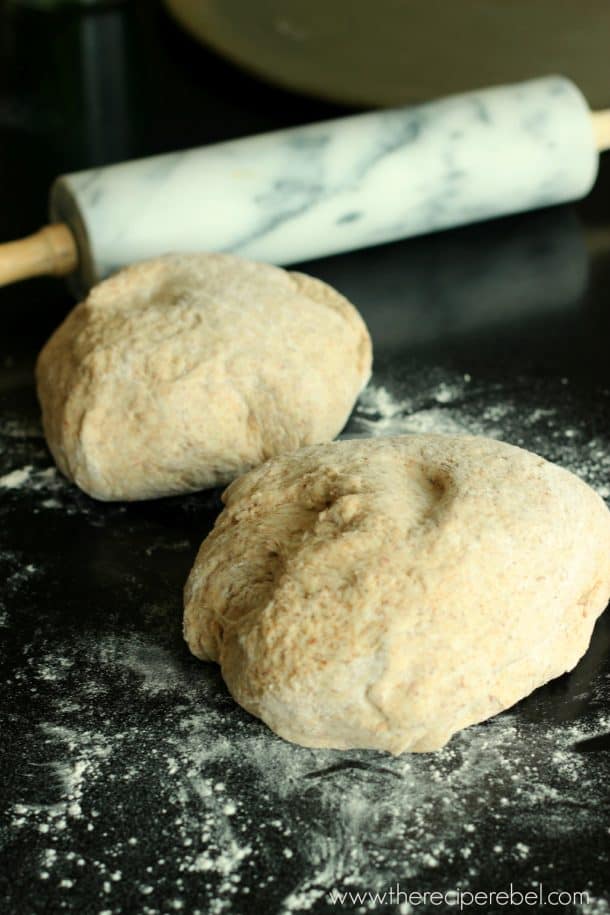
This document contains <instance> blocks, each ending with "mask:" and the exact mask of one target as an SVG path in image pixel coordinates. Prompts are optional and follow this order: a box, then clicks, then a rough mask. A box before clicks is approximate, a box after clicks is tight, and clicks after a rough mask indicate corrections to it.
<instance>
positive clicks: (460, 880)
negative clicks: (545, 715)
mask: <svg viewBox="0 0 610 915" xmlns="http://www.w3.org/2000/svg"><path fill="white" fill-rule="evenodd" d="M557 384H558V385H561V387H562V388H564V389H565V390H566V393H569V387H570V386H569V384H565V385H562V384H561V382H559V381H558V382H557ZM527 389H528V388H527V384H526V383H525V382H523V384H522V386H521V388H520V390H519V396H518V398H517V397H515V399H513V398H512V396H511V394H510V392H507V391H506V390H504V389H503V388H501V387H500V386H497V387H493V386H492V387H490V386H489V385H479V384H478V382H477V380H476V378H471V377H470V376H469V375H458V374H453V373H450V372H442V373H441V372H439V373H436V374H435V375H434V376H433V377H432V378H431V379H428V380H427V381H426V382H425V383H424V381H421V380H420V382H419V383H418V385H417V387H416V393H414V394H412V395H410V396H408V397H405V396H399V394H398V393H396V391H398V390H403V391H404V390H411V388H410V386H409V385H408V384H406V383H405V384H401V385H400V386H397V387H396V389H394V388H393V386H392V384H391V383H390V381H387V382H386V383H385V384H383V385H382V384H373V385H369V387H368V388H367V389H366V390H365V391H364V392H363V394H362V396H361V398H360V401H359V404H358V406H357V408H356V411H355V413H354V416H353V417H352V420H351V422H350V427H349V428H350V429H351V430H352V431H354V432H357V433H365V434H368V435H388V434H407V433H421V432H433V433H438V432H448V433H451V434H472V433H474V434H483V435H491V436H494V437H497V438H501V439H504V440H506V441H509V442H512V443H514V444H522V443H526V446H527V447H530V448H531V449H532V450H536V451H538V452H539V453H540V454H542V455H543V456H544V457H547V458H549V459H551V460H555V461H557V462H558V463H559V464H561V465H563V466H565V467H567V468H568V469H570V470H573V471H575V472H576V473H578V474H579V475H580V476H581V477H582V478H583V479H585V480H586V481H587V482H589V483H590V484H591V485H592V486H593V487H594V488H595V489H596V490H597V491H598V492H599V493H600V494H602V495H604V496H606V497H607V496H609V495H610V489H609V488H608V475H609V471H610V429H606V428H598V427H595V425H594V424H593V423H592V421H591V420H590V417H588V416H587V415H580V414H579V412H578V410H577V409H574V410H570V409H569V402H568V404H567V406H565V408H564V406H563V405H562V407H553V408H549V407H547V406H546V405H545V403H544V401H543V402H538V396H537V392H536V391H535V390H532V391H531V394H529V395H528V397H529V400H528V398H527V397H526V396H525V394H524V390H527ZM600 396H607V395H606V394H600ZM524 402H525V403H526V406H525V407H524V406H523V404H524ZM38 460H42V458H39V457H37V458H31V457H28V453H27V452H26V451H24V459H23V460H22V461H21V463H14V464H9V465H8V466H6V467H5V465H2V473H3V476H2V477H1V478H0V500H2V499H3V498H6V499H7V501H9V500H13V499H18V498H28V499H30V498H31V500H32V503H31V504H33V505H34V508H35V510H38V508H42V507H44V502H45V501H46V500H48V499H53V500H55V502H56V503H57V506H56V511H59V510H60V509H61V510H63V511H65V512H66V513H67V514H70V515H75V514H76V515H79V514H82V515H84V516H85V517H86V518H87V523H88V524H89V523H91V524H93V523H94V521H95V517H96V512H98V510H99V508H98V506H97V505H96V504H95V503H94V502H92V501H91V500H88V499H87V497H85V496H83V495H82V494H80V493H78V491H77V490H76V488H75V487H73V486H71V485H70V484H69V483H68V482H67V481H65V480H63V479H62V478H61V477H60V476H59V475H58V474H57V473H56V471H55V470H54V469H53V468H52V467H45V466H43V467H40V468H39V469H35V468H38V464H37V461H38ZM15 475H16V476H15ZM7 478H8V479H7ZM189 498H193V499H194V503H193V504H195V503H196V500H197V498H205V494H204V495H203V496H202V497H196V498H195V497H189ZM27 504H28V505H30V502H29V501H28V502H27ZM117 510H119V509H118V508H117ZM120 510H121V511H123V508H121V509H120ZM104 511H108V509H107V508H104ZM54 517H56V516H54ZM130 517H131V516H130ZM108 523H110V524H111V523H112V522H111V521H110V522H108ZM135 524H136V525H137V522H135ZM155 536H159V537H160V536H161V533H158V532H157V533H156V534H155ZM172 537H174V538H175V543H176V544H179V548H180V550H181V551H182V552H183V553H184V555H185V556H188V554H189V551H190V549H191V547H190V546H189V541H188V540H185V539H184V531H182V530H180V529H179V527H176V529H173V530H170V531H169V532H168V534H167V540H168V543H169V542H170V541H171V538H172ZM100 543H102V538H100ZM163 544H164V545H165V543H164V541H163ZM152 546H153V544H152V543H151V545H150V548H151V550H152ZM176 549H178V547H176ZM153 554H154V551H153V552H152V553H151V555H153ZM147 555H148V554H147ZM7 556H8V554H7ZM136 558H137V557H136ZM9 560H10V562H9ZM18 561H19V562H21V561H22V559H21V558H20V557H18V556H17V555H15V556H11V557H8V558H7V567H8V569H9V576H10V577H9V579H7V580H8V581H9V584H10V599H11V607H19V606H20V601H21V600H22V598H23V596H24V595H27V593H28V588H29V587H30V586H31V581H32V579H36V578H37V576H38V575H39V574H41V572H40V568H39V566H38V565H37V563H30V562H29V560H27V559H25V561H23V569H24V570H25V571H24V572H23V574H20V570H19V568H18V567H17V565H16V563H17V562H18ZM138 561H139V560H138ZM141 561H142V563H143V564H144V560H143V559H141ZM154 565H155V564H154V561H150V562H149V563H148V565H146V566H145V568H146V569H147V570H149V569H153V568H154ZM98 574H99V572H98ZM142 574H146V572H145V571H143V572H142ZM130 588H133V582H132V581H131V579H130V580H129V581H126V580H125V581H117V582H115V583H114V585H113V590H112V591H110V590H109V591H108V597H107V599H108V616H109V622H108V627H107V629H104V631H103V632H102V633H98V632H91V631H89V630H88V622H87V607H86V606H85V604H86V601H83V608H82V627H81V625H80V617H79V625H78V626H76V624H75V625H74V626H73V628H72V629H71V630H70V631H69V633H68V634H65V635H63V636H62V638H61V639H59V640H58V639H56V637H55V635H54V618H53V615H52V611H51V615H50V617H49V618H48V620H47V621H46V622H45V620H41V621H37V623H36V626H37V628H36V635H35V637H34V636H32V639H31V641H29V642H28V643H27V644H26V646H25V648H24V660H23V664H22V666H21V668H20V669H19V670H18V671H17V673H16V674H15V676H14V678H13V680H12V681H11V682H10V683H7V684H2V688H7V689H14V688H18V689H20V690H25V691H27V693H28V695H29V697H31V702H32V707H33V708H35V709H37V710H38V709H42V710H43V711H41V713H40V714H41V715H42V716H43V717H42V718H41V719H40V721H42V724H41V723H40V721H39V722H38V723H32V722H30V721H29V720H24V721H23V733H24V738H23V740H24V748H26V749H25V750H24V753H23V756H22V760H23V761H22V765H23V770H24V773H25V777H24V778H23V779H22V780H21V782H20V784H21V786H22V788H23V790H22V794H21V795H20V796H19V797H16V798H15V801H14V803H13V804H12V806H11V808H10V810H9V816H8V817H7V819H6V825H5V827H3V828H2V832H1V835H0V838H1V841H2V842H3V843H5V844H6V843H7V842H8V841H11V840H15V841H19V840H20V839H23V842H24V847H26V848H28V849H32V850H33V851H32V854H33V855H35V870H34V872H33V877H32V879H33V882H34V883H36V882H37V881H39V885H40V894H41V896H42V895H44V894H51V893H52V894H53V897H52V898H53V899H54V900H57V901H58V903H57V906H56V908H57V910H58V911H61V910H62V908H63V900H65V901H66V906H69V907H70V910H71V911H74V910H75V907H77V906H78V902H76V901H75V900H78V899H80V898H81V897H80V896H77V894H78V893H79V892H83V888H86V891H87V893H88V894H89V895H88V897H87V898H88V900H89V903H90V911H91V912H92V913H97V915H102V913H103V915H124V913H125V911H126V908H125V895H124V891H122V890H121V887H123V886H124V883H125V881H126V880H129V890H130V894H131V895H130V897H129V898H130V900H131V902H130V905H131V910H133V911H138V913H142V915H168V913H172V912H181V911H183V912H188V913H189V915H208V913H209V915H247V913H249V912H250V911H256V909H257V906H255V905H253V906H251V907H249V906H248V899H249V898H253V897H254V896H255V895H257V894H262V893H264V895H265V898H266V900H268V901H267V903H266V911H267V912H268V913H269V915H293V913H299V912H305V913H307V912H311V913H314V912H325V911H327V910H328V905H327V902H326V900H327V893H328V891H329V890H330V889H332V888H334V889H338V890H340V891H345V890H352V891H355V892H357V891H361V890H371V891H380V892H383V891H384V890H386V889H387V888H388V887H390V886H394V885H395V884H396V882H397V881H398V882H400V883H401V885H404V886H406V887H407V888H408V889H410V890H424V889H428V890H430V889H442V888H445V887H447V881H448V880H451V887H453V886H458V887H461V888H469V887H471V886H475V887H476V886H478V882H479V881H480V880H481V879H484V878H485V876H486V875H489V874H494V873H496V871H497V868H498V866H499V865H500V863H501V862H504V866H505V869H506V867H508V868H509V870H510V873H511V879H512V882H513V883H514V885H515V886H520V887H521V888H523V889H525V888H530V887H531V886H532V885H534V884H535V883H536V882H537V881H539V882H542V883H544V885H545V886H547V887H549V888H558V889H560V888H562V877H563V872H562V868H563V869H564V870H567V869H568V866H569V865H572V864H573V857H574V856H576V857H578V860H579V862H580V863H581V864H583V861H584V860H585V858H586V862H585V863H586V866H585V865H584V864H583V868H584V872H586V873H589V872H593V871H596V872H597V873H604V872H607V870H608V867H609V862H608V836H609V834H610V805H609V804H608V797H607V773H606V769H605V768H604V767H603V765H601V762H600V757H601V756H603V755H604V754H596V753H586V754H585V753H577V752H575V751H574V750H573V749H572V747H573V744H574V743H575V742H576V741H578V740H580V739H583V738H586V737H590V736H594V735H596V734H602V733H605V732H607V731H609V730H610V713H609V711H608V708H609V706H610V678H609V677H608V675H606V674H604V673H603V672H599V671H600V670H601V665H600V662H599V661H598V660H595V659H594V660H592V661H591V662H587V663H589V667H587V668H586V669H585V670H584V673H580V674H579V673H578V671H577V672H575V673H574V674H573V675H572V677H573V678H577V679H576V680H574V679H572V686H571V689H570V692H569V694H568V691H567V689H566V688H565V686H562V684H561V682H559V683H558V684H555V685H554V686H553V687H551V688H552V689H553V690H554V692H553V702H552V703H550V702H549V700H548V697H547V699H546V706H545V707H546V708H547V709H553V711H554V712H555V713H556V716H557V717H556V719H545V720H544V722H541V721H540V720H539V718H538V717H536V715H535V709H536V703H537V702H538V701H539V699H537V698H536V695H534V696H533V697H531V699H528V700H526V701H525V703H524V705H523V707H522V708H520V709H519V710H518V711H514V712H509V713H505V714H503V715H501V716H499V717H496V718H493V719H491V720H490V721H488V722H486V723H484V724H481V725H478V726H475V727H471V728H468V729H467V730H465V731H463V732H461V733H460V734H458V735H456V736H455V737H454V738H453V739H452V740H451V742H450V743H449V745H448V746H447V747H445V748H444V749H443V750H441V751H438V752H436V753H432V754H423V755H418V754H416V755H409V754H405V755H403V756H401V757H398V758H394V757H390V756H387V755H385V754H381V753H375V752H368V751H350V752H339V751H327V750H309V749H305V748H301V747H298V746H295V745H292V744H290V743H287V742H285V741H282V740H280V739H279V738H277V737H275V736H274V735H273V734H272V733H271V732H270V731H269V730H268V728H267V727H266V726H265V725H263V724H262V723H261V722H259V721H257V720H256V719H254V718H252V717H251V716H249V715H248V714H247V713H245V712H244V711H243V710H242V709H240V708H239V707H238V706H237V705H236V704H235V703H234V702H233V700H232V699H231V697H230V696H229V695H228V693H227V691H226V689H225V687H224V685H223V683H222V681H221V679H220V675H219V673H218V670H217V668H216V667H215V665H209V664H203V663H201V662H198V661H196V660H195V659H193V658H191V657H190V656H189V654H188V651H187V649H186V647H185V646H184V645H183V644H181V643H180V641H179V638H178V637H177V636H176V630H177V629H178V628H179V619H180V615H181V597H180V593H179V590H176V594H175V599H174V598H173V597H172V598H171V599H169V600H167V601H166V602H165V603H163V601H161V600H160V601H159V605H158V606H157V605H155V606H154V607H151V608H150V614H147V613H146V612H145V608H144V609H142V612H141V615H140V617H139V618H135V617H136V614H135V613H134V619H129V620H127V621H126V620H125V618H121V625H122V626H123V627H125V625H126V624H127V625H133V626H134V627H136V629H137V631H133V632H129V631H127V632H126V631H124V628H123V629H121V631H120V632H118V631H117V632H116V634H115V633H114V631H113V626H114V622H113V620H114V618H115V617H114V616H113V614H114V613H115V607H114V605H113V600H114V598H113V595H114V594H116V595H117V601H118V600H120V593H121V589H123V590H127V589H130ZM131 603H133V599H130V604H131ZM602 623H603V621H602ZM45 626H46V627H47V628H46V629H45V628H44V627H45ZM165 629H166V630H167V631H165ZM600 634H601V636H603V635H604V632H601V633H600ZM600 644H601V645H602V647H603V644H604V643H603V638H602V639H600ZM596 671H597V672H596ZM578 678H580V679H578ZM575 682H576V683H577V684H578V686H577V688H576V689H575V688H574V683H575ZM575 694H576V695H575ZM530 713H531V717H530ZM549 714H550V712H549ZM564 714H565V718H566V719H568V720H567V721H564V720H562V717H563V716H564ZM30 746H32V747H34V748H36V747H38V748H40V747H42V751H40V756H37V755H35V754H33V755H31V756H30V755H28V752H27V748H29V747H30ZM23 786H25V787H23ZM593 828H594V831H595V836H596V837H597V839H599V841H598V843H597V845H595V844H594V845H593V846H591V844H590V843H591V836H592V834H593ZM507 837H510V843H509V842H508V841H507ZM160 848H161V849H163V850H164V851H163V853H160V852H159V849H160ZM168 848H171V853H168V852H167V849H168ZM585 849H586V850H585ZM507 862H508V864H507ZM583 868H581V870H582V869H583ZM454 873H455V874H457V877H456V878H455V880H454V879H453V878H452V877H450V876H447V875H451V874H454ZM280 884H281V886H282V887H284V889H283V890H281V891H280V890H279V889H278V886H279V885H280ZM286 887H289V889H288V891H286ZM503 888H504V887H496V889H503ZM578 889H579V890H585V891H586V890H590V891H591V896H590V899H589V902H588V903H586V904H584V905H581V906H579V907H577V908H576V909H575V911H577V912H578V915H608V912H609V911H610V910H609V907H608V903H607V900H605V899H604V898H602V894H601V893H600V888H599V886H597V887H596V886H593V884H591V885H590V886H589V884H587V885H584V886H582V887H578ZM594 890H596V891H597V892H594ZM152 899H154V902H152V901H151V900H152ZM193 899H197V902H196V903H193ZM258 907H259V909H260V910H261V911H262V908H261V907H260V901H259V906H258ZM340 908H341V907H339V906H336V907H334V910H336V911H339V910H340ZM346 910H347V911H355V909H350V908H349V907H347V909H346ZM369 910H370V911H373V910H374V908H373V907H370V908H369V909H367V908H366V907H363V908H361V909H360V910H359V911H362V912H364V911H369ZM375 910H377V911H379V910H380V909H379V908H377V909H375ZM388 911H392V912H395V911H397V910H392V909H391V907H388ZM400 911H401V915H416V913H417V912H427V911H431V910H430V909H428V910H426V909H425V907H418V908H414V909H412V910H411V909H409V908H408V907H406V906H404V907H403V908H402V910H400ZM435 911H440V909H438V908H437V909H435Z"/></svg>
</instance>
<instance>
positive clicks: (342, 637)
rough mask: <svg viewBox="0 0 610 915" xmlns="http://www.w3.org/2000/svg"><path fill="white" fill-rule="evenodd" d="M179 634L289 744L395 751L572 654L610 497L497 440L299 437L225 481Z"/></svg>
mask: <svg viewBox="0 0 610 915" xmlns="http://www.w3.org/2000/svg"><path fill="white" fill-rule="evenodd" d="M224 501H225V504H226V507H225V509H224V511H223V512H222V514H221V515H220V517H219V519H218V521H217V523H216V526H215V528H214V530H213V532H212V533H211V534H210V535H209V536H208V538H207V539H206V540H205V541H204V543H203V544H202V547H201V549H200V551H199V555H198V556H197V560H196V562H195V565H194V567H193V569H192V571H191V574H190V577H189V579H188V582H187V585H186V589H185V617H184V630H185V637H186V639H187V641H188V644H189V646H190V648H191V651H193V653H194V654H196V655H197V656H198V657H200V658H202V659H204V660H212V661H217V662H218V663H220V665H221V668H222V673H223V676H224V679H225V681H226V683H227V685H228V687H229V689H230V691H231V693H232V694H233V696H234V697H235V698H236V700H237V701H238V702H239V703H240V704H241V705H243V706H244V708H246V709H248V710H249V711H250V712H252V713H253V714H255V715H258V716H260V717H261V718H262V719H263V720H264V721H265V722H266V723H267V724H268V725H269V726H270V727H271V728H272V729H273V730H274V731H275V732H276V733H278V734H280V735H281V736H282V737H285V738H286V739H288V740H292V741H295V742H296V743H300V744H303V745H305V746H315V747H337V748H349V747H373V748H379V749H382V750H389V751H390V752H392V753H400V752H402V751H404V750H414V751H426V750H434V749H437V748H438V747H441V746H443V744H445V743H446V742H447V741H448V740H449V738H450V737H451V735H452V734H454V733H455V732H456V731H458V730H459V729H460V728H463V727H466V726H467V725H470V724H473V723H474V722H477V721H482V720H484V719H486V718H488V717H490V716H492V715H495V714H496V713H497V712H499V711H501V710H502V709H506V708H508V707H509V706H511V705H513V704H514V703H515V702H517V701H518V700H519V699H521V698H522V697H524V696H526V695H527V694H528V693H530V692H531V691H532V690H533V689H535V688H536V687H537V686H540V685H541V684H543V683H545V682H546V681H548V680H550V679H552V678H553V677H557V676H559V675H560V674H562V673H564V672H565V671H567V670H570V669H571V668H572V667H574V665H575V664H576V662H577V661H578V659H579V658H580V657H581V656H582V655H583V653H584V652H585V650H586V648H587V646H588V644H589V640H590V637H591V632H592V628H593V625H594V622H595V620H596V618H597V617H598V616H599V614H600V613H601V611H602V610H603V609H604V607H605V606H606V603H607V601H608V597H609V595H610V512H608V509H607V508H606V506H605V504H604V503H603V501H602V500H601V499H600V498H599V497H598V496H597V495H596V494H595V493H594V492H593V490H591V489H590V488H589V487H588V486H586V485H585V484H584V483H583V482H582V481H581V480H579V479H578V478H577V477H575V476H573V475H572V474H570V473H568V472H567V471H566V470H563V469H561V468H559V467H557V466H556V465H553V464H550V463H548V462H547V461H545V460H543V459H542V458H540V457H537V456H536V455H534V454H531V453H529V452H527V451H524V450H522V449H520V448H516V447H513V446H511V445H507V444H504V443H501V442H497V441H493V440H491V439H484V438H475V437H450V436H442V435H413V436H402V437H397V438H386V439H366V440H352V441H345V442H337V443H334V444H325V445H317V446H313V447H307V448H303V449H301V450H300V451H298V452H297V453H295V454H291V455H285V456H282V457H280V458H278V459H276V460H273V461H270V462H268V463H267V464H265V465H263V466H262V467H259V468H258V469H256V470H254V471H252V472H251V473H249V474H247V475H245V476H244V477H242V478H240V479H239V480H236V481H235V482H234V483H233V484H232V485H231V486H230V487H229V488H228V489H227V490H226V492H225V494H224Z"/></svg>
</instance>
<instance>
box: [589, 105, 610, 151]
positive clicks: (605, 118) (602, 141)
mask: <svg viewBox="0 0 610 915" xmlns="http://www.w3.org/2000/svg"><path fill="white" fill-rule="evenodd" d="M591 121H592V123H593V136H594V137H595V145H596V147H597V151H598V152H600V153H601V152H604V151H605V150H607V149H610V108H606V109H605V110H604V111H592V112H591Z"/></svg>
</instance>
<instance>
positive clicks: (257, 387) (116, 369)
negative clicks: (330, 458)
mask: <svg viewBox="0 0 610 915" xmlns="http://www.w3.org/2000/svg"><path fill="white" fill-rule="evenodd" d="M370 371H371V341H370V337H369V334H368V332H367V329H366V326H365V324H364V322H363V321H362V319H361V317H360V315H359V314H358V312H357V311H356V309H355V308H354V307H353V306H352V305H350V303H349V302H348V301H347V300H346V299H345V298H344V297H343V296H342V295H340V294H339V293H338V292H336V291H335V290H334V289H332V288H331V287H330V286H327V285H326V284H325V283H323V282H321V281H320V280H316V279H313V278H312V277H309V276H305V275H304V274H302V273H288V272H286V271H285V270H282V269H280V268H279V267H272V266H270V265H268V264H259V263H254V262H252V261H247V260H244V259H242V258H238V257H234V256H231V255H227V254H193V255H180V256H168V257H161V258H158V259H156V260H151V261H147V262H144V263H141V264H137V265H135V266H133V267H129V268H127V269H126V270H122V271H121V272H120V273H118V274H116V275H115V276H113V277H111V278H110V279H108V280H106V281H105V282H103V283H101V284H100V285H99V286H96V287H95V288H94V289H92V291H91V293H90V294H89V296H88V298H87V299H86V300H85V301H84V302H81V304H80V305H78V306H77V307H76V308H75V309H74V310H73V311H72V312H71V313H70V314H69V315H68V317H67V318H66V320H65V321H64V322H63V324H62V325H61V327H59V328H58V330H57V331H56V332H55V333H54V334H53V336H52V337H51V339H50V340H49V341H48V343H47V344H46V346H45V347H44V349H43V350H42V352H41V354H40V357H39V359H38V365H37V382H38V396H39V399H40V403H41V405H42V415H43V424H44V430H45V435H46V438H47V442H48V444H49V448H50V449H51V452H52V453H53V456H54V458H55V460H56V462H57V465H58V467H59V469H60V470H61V471H62V473H64V474H65V475H66V476H67V477H69V478H70V479H71V480H74V482H75V483H77V484H78V485H79V486H80V487H81V489H84V490H85V492H87V493H89V495H91V496H94V497H95V498H97V499H106V500H111V499H150V498H154V497H156V496H167V495H172V494H175V493H183V492H190V491H193V490H197V489H202V488H204V487H208V486H216V485H219V484H224V483H227V482H229V481H230V480H232V479H233V478H234V477H236V476H237V475H239V474H240V473H242V472H244V471H245V470H248V469H249V468H251V467H255V466H257V465H258V464H260V463H261V462H263V461H265V460H266V459H267V458H269V457H272V456H274V455H277V454H280V453H282V452H284V451H292V450H294V449H296V448H299V447H300V446H301V445H305V444H311V443H313V442H321V441H326V440H328V439H332V438H333V437H334V436H335V435H336V434H337V433H338V432H339V431H340V430H341V428H342V427H343V425H344V424H345V421H346V420H347V418H348V416H349V414H350V411H351V409H352V407H353V405H354V402H355V400H356V398H357V396H358V394H359V392H360V390H361V389H362V388H363V387H364V385H365V384H366V382H367V380H368V378H369V376H370Z"/></svg>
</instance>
